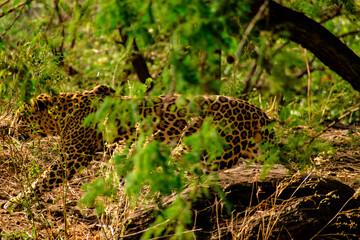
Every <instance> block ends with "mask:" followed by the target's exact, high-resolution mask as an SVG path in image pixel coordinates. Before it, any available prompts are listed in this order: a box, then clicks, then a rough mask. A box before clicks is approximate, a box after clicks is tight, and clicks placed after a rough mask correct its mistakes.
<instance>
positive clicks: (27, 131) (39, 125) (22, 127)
mask: <svg viewBox="0 0 360 240" xmlns="http://www.w3.org/2000/svg"><path fill="white" fill-rule="evenodd" d="M52 111H54V102H53V99H52V97H51V96H50V95H49V94H41V95H39V96H37V97H36V98H33V99H31V100H30V101H29V102H27V103H24V104H23V105H22V106H21V107H20V108H19V110H18V111H17V112H16V114H15V117H14V120H13V121H12V123H11V125H10V129H9V134H10V135H11V136H14V137H17V138H18V139H21V140H27V139H32V138H35V137H36V136H42V137H44V136H47V135H55V134H56V133H57V132H58V130H59V127H58V124H57V122H56V121H55V118H54V115H53V114H52Z"/></svg>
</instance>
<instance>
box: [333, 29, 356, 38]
mask: <svg viewBox="0 0 360 240" xmlns="http://www.w3.org/2000/svg"><path fill="white" fill-rule="evenodd" d="M357 33H360V29H356V30H353V31H350V32H347V33H343V34H341V35H339V36H338V38H343V37H347V36H349V35H353V34H357Z"/></svg>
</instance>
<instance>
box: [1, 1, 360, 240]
mask: <svg viewBox="0 0 360 240" xmlns="http://www.w3.org/2000/svg"><path fill="white" fill-rule="evenodd" d="M6 2H7V1H6ZM54 2H55V3H56V2H58V5H57V6H56V7H55V6H54ZM54 2H52V1H31V2H30V1H29V2H27V3H26V4H24V5H21V6H20V5H19V4H20V3H22V1H17V0H16V1H9V2H8V3H4V5H3V6H2V9H1V13H0V14H2V13H4V15H3V16H2V17H0V18H1V20H0V36H1V37H0V111H1V112H3V111H5V110H4V109H5V107H4V106H5V105H6V104H8V103H11V104H13V103H14V102H17V104H18V105H20V104H21V103H22V102H24V101H27V100H29V99H30V98H31V97H33V96H35V95H38V94H39V93H43V92H48V93H55V92H60V91H70V90H78V89H90V88H91V87H93V86H95V85H98V84H107V85H110V86H112V87H114V88H116V89H117V90H118V91H117V93H120V94H123V95H126V96H132V97H138V98H139V99H141V98H142V97H143V96H144V95H145V90H146V88H147V86H149V85H150V81H152V82H153V83H154V88H153V89H152V91H151V92H150V93H148V94H149V95H150V96H155V95H158V94H163V93H173V92H176V93H181V94H183V95H185V96H188V95H190V96H192V95H195V94H203V93H216V94H224V95H230V96H234V97H239V98H245V99H248V100H249V101H251V102H252V103H254V104H255V105H257V106H259V107H262V108H263V109H264V110H267V109H269V108H271V110H270V111H269V113H270V114H269V115H270V116H271V117H272V118H274V119H275V120H277V122H276V123H274V124H273V125H272V127H274V128H275V133H276V138H275V140H274V143H267V144H264V145H263V146H262V152H263V153H264V155H262V157H261V159H260V160H261V161H262V162H264V171H263V175H264V174H266V172H267V171H268V170H269V169H270V168H271V167H272V166H273V165H274V164H276V163H283V164H285V165H286V166H288V167H289V168H290V169H293V170H295V169H306V168H307V167H309V166H311V164H312V159H313V158H314V157H316V156H317V155H319V154H331V153H329V151H330V146H329V144H328V143H324V142H322V141H320V140H318V139H317V138H315V139H314V140H313V137H314V136H316V135H317V134H318V133H319V132H320V131H322V129H323V128H324V126H321V123H322V122H323V121H324V120H326V119H336V118H337V117H340V116H341V115H342V114H344V113H346V112H348V111H349V110H351V109H352V108H353V107H354V106H355V105H357V104H358V103H359V100H360V96H359V93H357V92H355V91H354V90H353V89H352V88H351V86H350V85H349V84H348V83H346V82H344V81H343V80H342V79H340V77H338V76H336V75H334V73H333V72H331V71H330V70H329V69H327V68H326V67H324V65H323V64H322V63H321V62H320V61H319V60H318V59H316V58H314V56H313V55H312V53H310V52H306V51H304V49H303V48H302V47H301V46H299V45H297V44H295V43H291V42H289V41H288V39H286V38H279V37H278V36H276V35H273V34H272V33H269V32H265V31H259V30H258V29H257V28H256V26H255V28H254V30H253V31H252V32H251V34H250V35H249V36H248V37H246V39H244V40H245V45H244V46H243V48H242V56H240V58H239V59H235V60H233V61H229V58H228V56H229V55H234V54H235V52H236V51H237V50H238V48H239V43H240V42H241V41H242V39H243V38H244V29H246V28H247V26H248V24H249V22H250V21H251V18H249V15H248V13H249V12H250V6H249V5H248V4H247V1H232V0H230V1H219V0H215V1H205V0H197V1H189V0H186V1H180V0H173V1H160V0H154V1H149V0H146V1H140V0H131V1H130V0H123V1H116V0H102V1H101V0H99V1H96V0H84V1H68V0H63V1H54ZM281 3H282V4H284V5H286V6H288V7H290V8H292V9H294V10H296V11H301V12H304V13H305V14H306V15H307V16H309V17H311V18H313V19H314V20H316V21H319V22H320V21H321V22H322V24H323V25H324V26H325V27H326V28H327V29H329V31H331V32H332V33H333V34H335V35H337V36H339V38H340V40H342V41H343V42H344V43H346V44H347V45H348V46H349V47H350V48H351V49H352V50H353V51H354V52H355V53H359V52H360V44H359V32H356V31H358V29H359V28H360V21H359V20H360V17H359V14H356V13H357V11H358V9H359V4H358V3H357V2H356V1H353V0H321V1H309V0H300V1H294V0H286V1H281ZM10 10H13V11H10ZM336 10H339V14H338V15H337V16H336V17H330V18H329V16H330V15H329V13H333V12H336ZM5 13H6V14H5ZM282 36H285V35H282ZM134 41H136V43H137V46H138V48H139V49H138V50H136V49H134V48H135V47H134ZM309 41H311V39H309ZM218 50H221V55H219V54H217V53H216V52H217V51H218ZM134 52H137V53H141V54H142V55H143V56H144V57H145V59H146V61H147V64H148V68H149V70H150V73H151V74H152V75H153V76H156V77H154V79H153V80H149V81H148V82H147V84H146V85H143V84H139V83H138V82H136V81H134V80H136V79H137V77H136V75H135V72H134V69H133V66H132V64H131V60H133V53H134ZM306 62H308V63H309V67H310V68H311V70H312V71H311V73H310V75H308V73H307V71H306ZM308 78H310V80H311V81H310V82H311V86H309V90H310V92H309V94H308V92H307V89H308ZM3 103H6V104H3ZM137 104H138V103H137V101H126V102H122V103H121V104H119V101H115V102H114V101H112V100H111V99H110V98H107V99H104V101H103V102H102V103H101V106H100V108H99V111H97V113H95V114H92V115H90V116H89V117H88V118H87V119H86V121H85V123H84V124H93V126H95V125H96V126H97V127H98V130H99V131H103V132H105V136H106V139H107V140H112V139H113V137H114V135H115V131H116V128H117V126H118V125H119V124H124V125H127V124H130V125H131V126H133V127H136V123H137V122H138V121H139V119H140V118H139V116H138V115H137V114H136V112H137V107H138V106H137ZM6 111H7V110H6ZM359 115H360V113H359V112H354V113H352V114H351V115H349V116H348V117H347V118H345V119H344V121H347V123H350V124H351V123H354V122H357V121H359ZM104 123H106V124H104ZM319 125H320V126H319ZM148 126H149V122H148V121H144V122H143V123H141V125H140V126H139V129H140V131H139V132H138V134H137V135H136V136H132V137H131V138H132V139H133V140H136V141H134V143H133V144H132V143H131V142H129V143H128V144H127V145H126V146H124V149H122V150H121V151H119V152H118V153H117V154H115V155H114V156H113V159H112V161H111V163H110V164H109V166H111V167H113V170H112V171H110V172H111V174H110V175H109V176H108V177H106V178H103V179H99V180H97V181H95V182H93V183H91V184H90V185H88V186H86V189H87V192H86V194H85V196H84V198H83V202H84V203H86V204H88V205H92V206H96V207H97V209H98V210H99V213H101V212H102V210H103V207H104V206H103V205H102V201H100V200H99V196H101V197H107V198H110V199H116V195H114V193H115V192H116V191H115V189H116V187H118V181H119V180H118V179H119V178H122V179H125V180H126V181H125V182H126V184H125V188H126V192H127V194H128V196H130V197H137V196H140V197H142V196H143V195H144V192H147V193H146V198H147V199H152V198H158V197H163V196H168V195H170V194H172V193H177V194H180V193H181V192H182V191H183V190H184V189H185V188H186V187H189V186H190V187H191V189H192V190H191V194H190V195H189V197H188V198H187V199H185V198H182V197H179V196H178V197H177V198H176V201H175V202H174V203H173V204H172V205H171V206H161V208H160V209H161V210H162V211H160V212H159V214H158V217H157V220H156V223H154V225H153V227H152V228H150V229H149V231H148V232H147V233H145V234H144V236H143V238H147V237H156V236H160V235H164V234H165V235H166V234H169V235H171V234H175V235H174V237H177V238H182V237H183V238H187V237H191V234H189V235H186V236H185V235H183V234H182V233H183V232H184V231H185V230H186V226H187V224H189V223H190V221H191V211H190V207H191V202H192V201H194V200H195V199H196V198H197V197H198V196H199V195H201V194H206V186H208V185H211V186H213V185H214V181H213V180H214V179H216V178H214V176H213V175H212V174H210V175H206V174H204V173H203V171H202V169H203V163H202V162H201V156H202V151H203V150H204V149H206V150H207V153H208V154H209V156H210V159H209V161H211V160H213V159H215V157H216V156H217V155H219V154H221V151H222V145H223V144H222V141H221V138H219V136H218V135H217V132H216V131H214V129H213V128H212V127H211V124H210V123H209V120H207V121H206V122H205V124H204V125H203V127H202V129H201V131H199V132H198V133H197V134H194V135H192V136H189V137H187V138H185V139H184V140H183V143H184V144H186V145H187V146H191V148H190V149H187V151H183V153H182V156H181V157H180V158H178V159H176V160H175V159H174V157H173V156H172V152H171V149H173V147H174V146H167V145H164V144H162V143H160V142H157V141H152V140H151V134H150V133H151V131H150V129H149V128H147V127H148ZM38 171H39V170H38V168H34V169H33V170H32V171H30V172H31V175H34V174H36V173H37V172H38ZM199 186H203V187H204V188H201V190H198V187H199ZM140 197H139V198H140ZM133 200H134V201H136V199H135V198H134V199H133Z"/></svg>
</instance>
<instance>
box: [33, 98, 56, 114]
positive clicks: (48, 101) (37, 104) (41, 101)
mask: <svg viewBox="0 0 360 240" xmlns="http://www.w3.org/2000/svg"><path fill="white" fill-rule="evenodd" d="M30 104H31V107H33V108H36V109H37V110H39V111H44V110H47V109H49V107H50V106H52V105H53V101H52V98H51V96H50V95H49V94H41V95H39V96H38V97H36V98H34V99H32V100H31V102H30Z"/></svg>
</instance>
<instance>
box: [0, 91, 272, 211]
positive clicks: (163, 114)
mask: <svg viewBox="0 0 360 240" xmlns="http://www.w3.org/2000/svg"><path fill="white" fill-rule="evenodd" d="M106 98H113V99H114V101H115V103H119V104H121V103H122V102H124V101H130V100H134V98H131V97H128V96H117V95H116V91H115V90H114V89H113V88H111V87H108V86H105V85H99V86H97V87H95V88H93V89H91V90H81V91H75V92H66V93H59V94H56V95H50V94H47V93H43V94H40V95H39V96H37V97H35V98H33V99H31V100H30V102H26V103H24V104H23V105H22V106H21V107H20V108H19V109H18V111H17V112H16V114H15V116H14V120H13V121H12V124H11V126H10V128H9V129H10V130H9V134H10V135H11V136H17V137H18V138H19V139H22V140H25V141H28V140H29V139H30V140H31V139H34V138H36V137H45V136H60V139H61V140H60V144H61V147H60V149H61V153H60V155H61V157H60V158H59V160H57V161H55V162H54V163H52V164H51V165H50V167H49V168H48V169H47V170H45V171H44V172H43V174H42V175H41V176H40V177H39V178H37V180H36V181H34V182H33V183H32V184H31V186H30V187H29V188H28V189H26V190H25V191H23V192H21V193H20V194H18V195H17V196H15V197H13V198H11V199H10V200H9V201H8V202H7V203H6V204H5V206H4V208H5V209H9V208H10V207H11V206H13V205H14V204H16V203H19V202H21V199H23V198H24V196H34V195H36V196H40V195H41V194H42V193H44V192H46V191H50V190H52V189H54V188H57V187H59V186H60V185H61V184H63V183H64V181H65V180H67V181H68V180H71V179H72V178H73V177H74V176H75V175H76V174H77V173H78V172H79V170H80V169H82V168H86V167H87V166H88V165H89V164H90V163H91V161H92V160H93V158H94V156H95V155H96V153H97V152H101V151H103V150H104V146H105V145H106V139H105V136H104V132H101V131H98V130H97V126H96V125H91V124H88V125H85V124H84V120H85V119H86V118H87V117H88V116H89V115H90V114H93V113H95V112H96V111H97V110H99V107H98V105H99V104H98V105H96V104H94V102H102V101H104V99H106ZM181 99H182V100H183V99H185V100H184V101H181ZM135 100H136V101H135V102H136V103H137V108H136V111H137V114H138V115H139V116H140V119H141V120H144V119H150V120H151V121H152V123H153V126H152V128H153V129H152V132H153V139H154V140H159V141H162V142H164V143H171V142H181V141H182V139H183V138H184V137H186V136H189V135H192V134H194V133H196V132H198V130H199V129H200V128H201V126H202V124H203V123H204V121H205V119H207V118H210V119H211V126H212V127H214V128H215V129H216V130H217V132H218V133H219V135H220V136H221V138H222V139H223V140H224V142H225V147H224V151H223V154H222V155H221V156H219V157H217V158H216V159H215V160H214V161H212V162H211V170H212V171H222V170H226V169H230V168H233V167H235V166H237V165H238V164H239V163H240V161H241V160H251V159H254V158H255V157H257V156H258V155H259V154H260V152H259V144H261V143H262V142H266V141H270V140H271V139H273V133H272V131H270V130H269V128H267V127H266V126H268V125H269V123H270V122H271V120H270V118H269V117H268V116H267V115H266V113H265V112H264V111H262V110H261V109H260V108H259V107H257V106H255V105H253V104H251V103H249V102H247V101H245V100H241V99H237V98H234V97H229V96H222V95H200V96H195V97H193V98H188V97H187V98H184V97H183V96H182V95H178V94H165V95H160V96H154V97H144V98H139V99H135ZM179 102H182V104H179ZM194 106H195V107H194ZM116 125H117V126H116V133H115V136H113V138H112V140H111V142H120V141H125V142H126V141H132V140H133V138H132V137H131V136H132V135H133V134H134V132H136V127H135V126H133V125H132V124H131V123H130V121H127V120H125V122H124V120H123V119H120V118H117V119H116ZM190 147H191V146H190ZM203 158H204V161H206V159H207V155H206V153H204V156H203Z"/></svg>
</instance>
